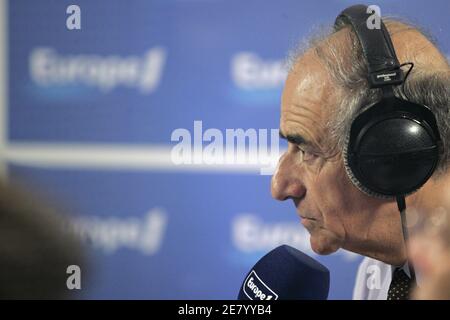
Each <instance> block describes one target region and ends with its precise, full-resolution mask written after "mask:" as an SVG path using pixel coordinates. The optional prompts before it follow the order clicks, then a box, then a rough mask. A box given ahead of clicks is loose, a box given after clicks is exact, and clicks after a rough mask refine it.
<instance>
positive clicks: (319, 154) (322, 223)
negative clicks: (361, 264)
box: [272, 51, 400, 254]
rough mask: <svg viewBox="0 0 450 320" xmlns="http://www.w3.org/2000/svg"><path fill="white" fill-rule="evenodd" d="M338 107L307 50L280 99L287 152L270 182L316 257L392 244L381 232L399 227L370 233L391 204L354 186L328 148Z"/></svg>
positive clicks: (318, 64)
mask: <svg viewBox="0 0 450 320" xmlns="http://www.w3.org/2000/svg"><path fill="white" fill-rule="evenodd" d="M337 103H339V96H338V94H337V90H336V89H335V87H334V86H333V83H332V80H331V78H330V77H329V75H328V74H327V73H326V71H325V68H324V66H323V65H322V64H321V62H320V60H319V59H318V58H317V56H315V54H314V53H313V52H311V51H309V52H307V53H306V54H305V55H304V56H303V57H302V58H301V59H300V60H299V61H298V62H297V64H296V66H295V68H294V69H293V70H292V71H291V73H290V74H289V76H288V78H287V80H286V83H285V88H284V91H283V95H282V102H281V119H280V135H282V136H283V137H285V138H286V139H287V140H288V149H287V151H286V152H285V153H284V154H283V156H282V157H281V159H280V162H279V165H278V168H277V171H276V172H275V174H274V176H273V178H272V196H273V197H274V198H275V199H278V200H286V199H292V200H293V202H294V205H295V207H296V208H297V213H298V215H299V216H300V217H301V219H302V224H303V225H304V226H305V228H306V229H307V230H308V231H309V233H310V235H311V246H312V249H313V250H314V251H315V252H317V253H319V254H329V253H332V252H334V251H336V250H337V249H339V248H341V247H344V248H347V249H349V250H352V251H356V252H360V253H363V251H364V246H366V247H367V248H368V247H370V246H371V245H372V244H371V242H372V241H373V242H374V243H373V245H374V246H377V245H379V243H382V242H383V241H386V240H388V243H387V244H386V245H387V246H392V245H393V243H391V242H389V241H390V240H391V239H389V234H386V232H385V231H387V232H389V231H391V230H390V228H391V227H392V228H398V230H400V227H399V225H398V224H396V223H390V222H388V223H387V224H384V226H383V228H384V229H386V230H384V231H380V232H378V230H374V229H379V228H381V227H382V224H380V223H377V222H376V221H377V219H384V217H385V216H384V215H382V214H380V215H379V216H378V217H377V216H376V215H377V213H378V212H377V211H380V212H384V213H386V212H387V211H386V210H387V209H389V211H390V213H391V214H395V211H394V212H392V211H393V210H392V209H393V207H392V204H391V207H390V208H386V205H387V204H386V201H383V200H379V199H375V198H372V197H369V196H367V195H365V194H363V193H362V192H360V191H359V190H358V189H357V188H356V187H354V186H353V185H352V183H351V182H350V180H349V179H348V178H347V176H346V173H345V169H344V167H343V161H342V158H341V155H340V153H339V152H335V151H333V150H331V148H330V145H331V144H330V143H329V141H328V138H329V134H328V132H327V130H326V126H325V123H326V121H327V120H328V117H329V114H330V113H329V112H330V110H332V109H333V108H335V107H336V104H337ZM383 210H384V211H383ZM375 217H376V219H375ZM391 217H392V216H391ZM390 220H394V219H390ZM374 221H375V222H374ZM377 242H379V243H377ZM360 244H361V245H362V249H361V248H358V246H359V245H360ZM395 244H397V243H395ZM381 246H382V245H381Z"/></svg>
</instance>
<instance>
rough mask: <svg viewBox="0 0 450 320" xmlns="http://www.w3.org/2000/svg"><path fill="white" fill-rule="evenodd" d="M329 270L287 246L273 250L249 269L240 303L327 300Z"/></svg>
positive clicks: (243, 284) (239, 297)
mask: <svg viewBox="0 0 450 320" xmlns="http://www.w3.org/2000/svg"><path fill="white" fill-rule="evenodd" d="M329 289H330V272H329V271H328V269H327V268H326V267H325V266H323V265H322V264H320V263H319V262H317V261H316V260H314V259H313V258H311V257H309V256H307V255H306V254H304V253H303V252H300V251H299V250H297V249H294V248H292V247H290V246H288V245H282V246H279V247H278V248H275V249H273V250H272V251H270V252H269V253H268V254H266V255H265V256H264V257H262V258H261V259H260V260H259V261H258V262H257V263H256V264H255V266H254V267H253V268H252V270H250V272H249V273H248V274H247V276H246V277H245V280H244V282H243V283H242V286H241V290H240V291H239V296H238V299H239V300H326V299H327V297H328V290H329Z"/></svg>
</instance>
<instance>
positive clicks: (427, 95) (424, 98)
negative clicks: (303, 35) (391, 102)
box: [288, 18, 450, 177]
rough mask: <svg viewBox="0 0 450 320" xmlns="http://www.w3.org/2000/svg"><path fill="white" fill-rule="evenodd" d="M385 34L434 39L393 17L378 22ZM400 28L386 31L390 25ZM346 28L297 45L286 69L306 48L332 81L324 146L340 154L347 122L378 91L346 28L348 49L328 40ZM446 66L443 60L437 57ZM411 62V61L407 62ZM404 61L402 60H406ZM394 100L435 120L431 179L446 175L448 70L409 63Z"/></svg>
mask: <svg viewBox="0 0 450 320" xmlns="http://www.w3.org/2000/svg"><path fill="white" fill-rule="evenodd" d="M383 21H384V23H385V24H386V27H387V28H388V30H389V32H390V34H391V35H392V34H394V33H397V32H403V31H406V30H416V31H418V32H420V33H421V34H422V35H423V36H424V37H425V38H426V39H428V40H429V41H430V42H431V43H433V44H434V43H435V42H434V40H433V39H432V38H431V37H430V36H429V35H427V34H426V33H425V32H424V31H422V30H419V29H418V28H417V27H414V26H412V25H410V24H409V23H406V22H404V21H400V20H398V19H392V18H386V19H383ZM394 25H395V26H397V27H398V26H400V28H397V29H396V30H394V31H391V28H390V27H391V26H394ZM343 28H349V27H348V26H344V25H338V26H335V27H334V28H333V29H331V30H330V29H328V30H324V29H322V30H321V32H320V33H319V34H318V35H316V36H315V37H313V38H311V39H309V40H308V41H307V42H304V43H302V44H301V45H300V46H299V47H298V48H297V49H296V50H295V51H292V52H291V53H290V55H289V56H288V67H289V68H290V69H292V68H293V66H294V65H295V62H296V61H297V60H298V58H299V56H301V55H303V53H304V52H305V51H306V50H308V49H312V50H314V52H315V54H316V55H317V56H318V57H319V59H320V60H321V61H322V62H323V64H324V65H325V67H326V68H327V71H328V72H329V74H330V75H331V77H332V79H333V80H334V81H335V83H336V84H337V87H338V88H340V94H341V99H340V101H339V102H338V103H337V105H336V107H335V108H334V109H333V110H332V111H331V113H330V117H329V118H328V121H327V123H326V128H327V129H328V131H329V135H330V137H329V138H330V141H331V144H330V147H331V148H332V149H333V150H334V151H337V152H342V151H343V150H344V146H345V143H346V138H347V135H348V133H349V131H350V126H351V123H352V121H353V119H354V118H355V117H356V116H357V115H358V114H359V113H360V112H361V111H362V110H363V109H361V107H362V106H370V105H371V104H373V103H375V102H376V101H377V100H379V99H380V98H381V89H370V88H369V87H368V82H367V63H366V61H365V59H364V56H363V54H362V48H361V45H360V43H359V41H358V38H357V37H356V34H355V33H354V32H353V30H351V29H350V30H351V32H348V37H349V39H350V43H351V48H348V46H343V45H342V43H337V41H331V40H330V36H331V35H333V34H334V33H336V32H338V31H339V30H341V29H343ZM408 54H409V55H410V56H408V59H409V58H410V57H411V55H412V57H414V53H408ZM442 57H443V59H444V60H445V61H446V63H447V67H448V61H447V60H446V59H445V57H444V56H443V55H442ZM411 60H413V59H411ZM409 61H410V60H408V61H406V62H409ZM394 92H395V95H396V96H397V97H402V98H404V99H408V100H410V101H412V102H416V103H419V104H424V105H426V106H428V107H429V108H430V109H431V110H432V111H433V113H434V114H435V116H436V119H437V124H438V127H439V131H440V134H441V139H442V142H443V150H441V155H440V162H439V164H438V167H437V170H436V173H435V177H437V176H439V175H440V174H441V173H443V172H446V170H447V169H448V167H449V166H450V72H449V68H447V70H441V71H437V70H436V69H433V70H432V71H430V70H428V69H427V68H426V66H425V67H424V66H423V65H417V64H416V65H415V67H414V68H413V70H412V71H411V73H410V75H409V77H408V79H407V81H406V82H405V84H404V88H403V89H402V88H401V87H396V88H395V89H394Z"/></svg>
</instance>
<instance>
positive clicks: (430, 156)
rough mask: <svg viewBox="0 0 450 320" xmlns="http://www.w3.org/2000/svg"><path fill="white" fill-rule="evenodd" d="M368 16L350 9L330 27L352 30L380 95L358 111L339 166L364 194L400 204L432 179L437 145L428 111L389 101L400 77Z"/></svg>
mask: <svg viewBox="0 0 450 320" xmlns="http://www.w3.org/2000/svg"><path fill="white" fill-rule="evenodd" d="M368 11H369V10H368V7H367V6H365V5H355V6H352V7H349V8H347V9H345V10H344V11H343V12H342V13H341V14H340V15H339V16H338V17H337V19H336V22H335V26H337V25H338V24H341V23H344V24H347V25H350V26H351V27H352V28H353V30H354V31H355V33H356V35H357V37H358V39H359V42H360V44H361V47H362V51H363V55H364V58H365V59H366V61H367V65H368V75H367V80H368V83H369V86H370V88H381V89H382V93H383V96H382V98H381V100H379V101H378V102H376V103H374V104H373V105H370V106H363V107H362V108H367V109H366V110H364V111H363V112H362V113H360V114H359V115H358V116H357V117H356V118H355V119H354V120H353V122H352V125H351V129H350V133H349V135H348V137H347V142H346V146H345V148H344V152H343V156H344V164H345V168H346V171H347V175H348V176H349V178H350V180H351V181H352V182H353V184H354V185H355V186H356V187H357V188H359V189H360V190H361V191H363V192H364V193H366V194H369V195H372V196H377V197H384V198H391V197H397V199H398V198H399V197H402V198H403V201H404V196H405V195H408V194H411V193H413V192H414V191H416V190H417V189H419V188H420V187H421V186H422V185H423V184H425V182H426V181H427V180H428V179H429V178H430V177H431V175H432V174H433V172H434V170H435V169H436V166H437V164H438V161H439V150H440V148H442V144H441V140H440V135H439V130H438V126H437V123H436V118H435V117H434V115H433V113H432V112H431V110H430V109H429V108H428V107H427V106H425V105H420V104H417V103H413V102H410V101H408V100H404V99H401V98H397V97H395V96H394V91H393V87H394V86H396V85H400V84H402V83H403V82H404V81H405V76H404V73H403V71H402V69H401V65H400V64H399V62H398V59H397V56H396V55H395V51H394V46H393V45H392V41H391V38H390V36H389V33H388V31H387V29H386V26H385V25H384V23H383V21H382V20H381V18H380V20H379V21H380V28H379V29H376V28H374V29H369V28H368V26H367V21H368V19H369V17H370V16H371V13H370V12H369V13H368ZM399 206H400V205H399Z"/></svg>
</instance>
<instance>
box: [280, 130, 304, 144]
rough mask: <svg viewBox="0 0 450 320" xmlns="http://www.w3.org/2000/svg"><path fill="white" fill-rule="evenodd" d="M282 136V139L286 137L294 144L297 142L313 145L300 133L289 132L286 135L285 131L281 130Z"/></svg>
mask: <svg viewBox="0 0 450 320" xmlns="http://www.w3.org/2000/svg"><path fill="white" fill-rule="evenodd" d="M280 138H281V139H285V140H287V141H289V142H291V143H293V144H297V145H311V143H310V142H309V141H308V140H307V139H305V138H304V137H302V136H301V135H299V134H288V135H285V134H284V133H282V132H281V131H280Z"/></svg>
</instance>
